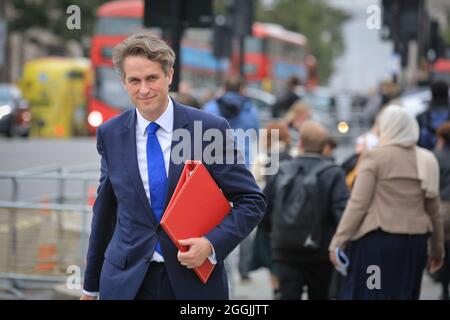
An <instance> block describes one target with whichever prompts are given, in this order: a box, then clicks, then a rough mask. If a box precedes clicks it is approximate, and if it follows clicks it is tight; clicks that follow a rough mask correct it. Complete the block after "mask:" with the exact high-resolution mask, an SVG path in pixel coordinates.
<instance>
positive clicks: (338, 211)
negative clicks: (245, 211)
mask: <svg viewBox="0 0 450 320" xmlns="http://www.w3.org/2000/svg"><path fill="white" fill-rule="evenodd" d="M300 133H301V134H300V156H298V157H297V158H295V159H292V160H289V161H288V162H285V164H287V165H291V164H295V165H297V164H298V165H300V166H301V167H302V168H303V170H304V172H306V173H308V172H310V171H311V170H313V169H314V168H315V167H316V166H320V165H322V164H323V163H324V162H329V163H330V164H331V161H330V160H328V159H326V158H324V157H323V156H322V152H323V148H324V146H325V144H326V140H327V138H328V135H327V132H326V130H325V129H324V128H323V127H322V126H321V125H320V124H319V123H316V122H312V121H307V122H305V123H304V124H303V125H302V129H301V132H300ZM281 166H283V164H281ZM280 171H281V168H280ZM317 177H318V182H317V185H316V186H317V188H319V189H320V190H318V192H317V193H318V194H319V195H320V199H319V201H318V203H314V204H313V205H314V206H315V208H317V212H315V213H314V214H317V215H320V217H322V218H321V225H322V226H323V229H322V230H321V231H322V235H323V236H322V240H321V241H320V243H319V244H318V247H317V248H315V249H311V250H305V248H304V247H302V245H301V244H299V246H298V247H295V248H292V247H287V246H285V244H284V243H283V242H282V241H279V239H280V237H279V236H277V235H280V234H284V236H285V237H292V238H298V234H297V232H296V231H294V230H293V229H291V228H286V229H283V227H281V225H280V224H277V223H276V222H275V221H276V220H277V215H279V214H280V213H279V212H277V210H275V206H274V205H275V202H276V201H274V199H277V197H279V192H280V190H278V189H277V186H278V184H277V179H281V178H280V174H277V175H276V176H275V177H273V179H271V181H270V182H268V185H267V186H266V189H265V191H264V192H265V194H266V196H267V204H268V206H267V211H266V215H268V216H270V219H271V221H272V223H271V232H272V258H273V260H274V262H275V266H276V268H277V272H278V276H279V281H280V292H281V299H283V300H286V299H288V300H294V299H301V298H302V294H303V287H305V286H306V287H307V293H308V299H313V300H317V299H319V300H325V299H327V298H328V290H329V285H330V280H331V274H332V270H333V267H332V265H331V263H330V261H329V260H328V249H327V248H328V247H327V246H328V245H329V243H330V240H331V237H332V236H333V234H334V232H335V230H336V227H337V225H338V222H339V220H340V217H341V215H342V213H343V211H344V209H345V205H346V203H347V199H348V198H349V192H348V189H347V186H346V184H345V174H344V172H343V170H342V169H341V168H340V167H338V166H335V165H331V166H330V167H328V168H327V169H326V170H323V171H321V173H319V174H318V176H317ZM293 192H296V191H295V190H294V191H293ZM306 201H308V200H306ZM309 201H312V200H311V199H309Z"/></svg>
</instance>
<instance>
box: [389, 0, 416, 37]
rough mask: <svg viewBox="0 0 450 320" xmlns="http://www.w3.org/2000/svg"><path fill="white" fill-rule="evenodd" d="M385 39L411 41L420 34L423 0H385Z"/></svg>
mask: <svg viewBox="0 0 450 320" xmlns="http://www.w3.org/2000/svg"><path fill="white" fill-rule="evenodd" d="M382 5H383V29H384V32H383V33H382V38H383V39H384V40H394V41H396V39H397V40H398V41H406V42H407V41H409V40H415V39H417V38H418V36H419V26H420V15H421V13H422V12H423V6H424V1H423V0H383V1H382Z"/></svg>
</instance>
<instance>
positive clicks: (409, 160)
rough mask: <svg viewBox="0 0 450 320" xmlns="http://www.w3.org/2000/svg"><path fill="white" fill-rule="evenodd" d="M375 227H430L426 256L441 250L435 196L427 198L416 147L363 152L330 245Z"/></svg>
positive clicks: (405, 230) (420, 230)
mask: <svg viewBox="0 0 450 320" xmlns="http://www.w3.org/2000/svg"><path fill="white" fill-rule="evenodd" d="M378 228H381V229H382V230H383V231H385V232H388V233H397V234H425V233H428V232H432V235H431V237H430V241H429V255H430V256H432V257H442V256H443V255H444V248H443V225H442V219H441V217H440V214H439V197H435V198H432V199H426V198H425V192H424V191H423V190H422V189H421V181H420V180H419V177H418V171H417V160H416V153H415V148H414V146H409V147H401V146H398V145H388V146H382V147H377V148H375V149H373V150H370V151H369V152H367V154H366V155H365V156H364V158H363V159H362V162H361V166H360V169H359V172H358V177H357V179H356V182H355V186H354V188H353V190H352V194H351V198H350V200H349V202H348V203H347V207H346V209H345V211H344V214H343V217H342V219H341V221H340V223H339V226H338V228H337V230H336V233H335V235H334V237H333V239H332V241H331V243H330V246H329V250H330V251H332V250H333V251H334V250H335V248H336V247H337V246H339V247H343V246H345V244H346V242H347V241H349V240H356V239H359V238H361V237H362V236H363V235H365V234H367V233H368V232H370V231H372V230H376V229H378Z"/></svg>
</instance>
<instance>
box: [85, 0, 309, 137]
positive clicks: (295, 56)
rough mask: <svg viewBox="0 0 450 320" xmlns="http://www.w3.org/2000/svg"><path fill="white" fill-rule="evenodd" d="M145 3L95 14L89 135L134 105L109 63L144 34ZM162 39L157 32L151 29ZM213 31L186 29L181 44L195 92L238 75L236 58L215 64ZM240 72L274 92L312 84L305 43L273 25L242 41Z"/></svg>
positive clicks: (185, 75) (118, 4) (123, 3)
mask: <svg viewBox="0 0 450 320" xmlns="http://www.w3.org/2000/svg"><path fill="white" fill-rule="evenodd" d="M143 14H144V1H143V0H128V1H127V0H120V1H112V2H107V3H105V4H103V5H101V6H100V7H99V9H98V10H97V21H96V28H95V32H94V36H93V38H92V44H91V60H92V61H91V62H92V67H93V71H94V81H93V83H92V87H91V89H90V90H89V92H90V94H89V104H88V131H89V133H90V134H94V133H95V130H96V128H97V127H98V126H99V125H100V124H102V123H103V122H104V121H106V120H108V119H109V118H111V117H112V116H114V115H116V114H118V113H120V112H121V111H123V110H125V109H128V108H131V107H132V104H131V101H130V100H129V98H128V95H127V93H126V91H125V89H124V88H123V85H122V82H121V80H120V79H119V76H118V74H117V73H116V72H115V70H114V66H113V64H112V49H113V48H114V46H115V45H116V44H118V43H119V42H120V41H122V40H123V39H124V38H126V37H127V36H128V35H130V34H131V33H133V32H136V31H138V30H140V29H143V21H142V20H143ZM151 30H152V31H153V32H154V33H155V34H157V35H159V36H161V30H160V29H159V28H153V29H151ZM212 41H213V32H212V30H210V29H199V28H189V29H187V30H186V31H185V32H184V34H183V40H182V43H181V60H180V68H181V81H186V82H188V83H190V85H191V86H192V87H193V88H210V89H215V86H216V77H217V72H220V73H222V74H224V73H226V72H230V71H232V70H233V69H234V70H236V67H235V63H234V62H235V61H237V59H234V58H233V59H231V61H227V60H226V59H225V60H224V59H221V60H218V59H216V58H215V57H214V56H213V53H212V51H213V50H212ZM245 47H246V55H245V57H244V62H245V66H244V70H245V74H246V78H247V79H246V80H247V83H248V85H249V86H250V87H255V88H260V89H261V88H262V89H265V90H266V91H272V92H276V91H278V89H279V88H280V87H281V86H282V85H284V83H285V80H286V79H288V78H289V77H290V76H292V75H296V76H298V77H300V78H301V79H303V81H304V82H305V83H308V82H311V79H312V78H311V76H310V75H311V71H310V69H311V64H310V66H309V67H308V63H307V61H308V47H307V40H306V38H305V37H304V36H303V35H301V34H299V33H294V32H289V31H287V30H285V29H283V28H282V27H280V26H277V25H273V24H263V23H255V24H254V26H253V36H252V37H247V38H246V40H245Z"/></svg>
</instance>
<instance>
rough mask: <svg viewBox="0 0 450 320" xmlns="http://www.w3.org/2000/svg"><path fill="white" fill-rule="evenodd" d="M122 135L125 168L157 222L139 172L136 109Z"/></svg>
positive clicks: (149, 213)
mask: <svg viewBox="0 0 450 320" xmlns="http://www.w3.org/2000/svg"><path fill="white" fill-rule="evenodd" d="M120 137H121V143H122V157H123V162H124V163H125V168H126V169H127V171H128V173H129V176H130V178H131V180H132V181H133V184H134V186H135V188H136V191H137V194H138V196H139V199H140V200H141V201H142V202H143V204H144V207H145V210H146V211H147V213H148V215H150V218H151V219H152V221H153V222H154V223H157V222H156V219H155V216H154V215H153V211H152V209H151V208H150V203H149V201H148V198H147V195H146V194H145V189H144V185H143V183H142V179H141V174H140V172H139V166H138V161H137V150H136V111H135V110H134V109H133V110H132V111H131V112H130V116H129V117H128V120H127V122H126V123H125V126H124V127H123V130H122V132H121V133H120Z"/></svg>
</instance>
